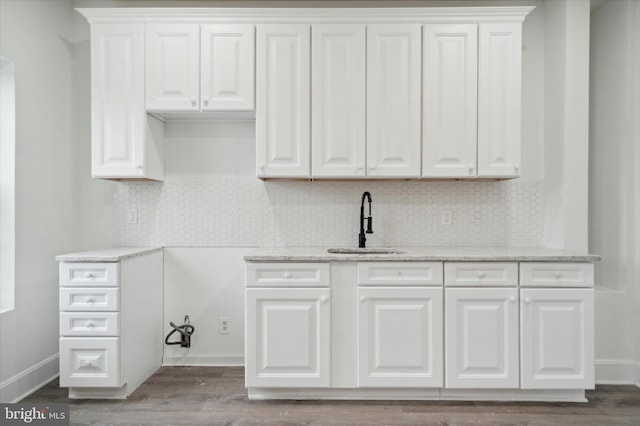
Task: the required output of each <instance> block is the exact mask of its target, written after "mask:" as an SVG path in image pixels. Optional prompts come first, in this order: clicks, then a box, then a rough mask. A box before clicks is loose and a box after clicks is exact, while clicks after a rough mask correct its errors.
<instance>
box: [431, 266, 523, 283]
mask: <svg viewBox="0 0 640 426" xmlns="http://www.w3.org/2000/svg"><path fill="white" fill-rule="evenodd" d="M444 284H445V285H447V286H462V287H486V286H491V287H495V286H517V285H518V264H517V263H515V262H508V263H495V262H447V263H445V264H444Z"/></svg>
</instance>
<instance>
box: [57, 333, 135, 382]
mask: <svg viewBox="0 0 640 426" xmlns="http://www.w3.org/2000/svg"><path fill="white" fill-rule="evenodd" d="M119 364H120V338H118V337H61V338H60V386H61V387H120V386H122V385H123V383H122V380H121V375H120V365H119Z"/></svg>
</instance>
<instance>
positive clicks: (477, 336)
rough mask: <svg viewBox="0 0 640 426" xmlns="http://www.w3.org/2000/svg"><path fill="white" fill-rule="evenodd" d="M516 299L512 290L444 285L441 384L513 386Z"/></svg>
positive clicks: (516, 368) (516, 366)
mask: <svg viewBox="0 0 640 426" xmlns="http://www.w3.org/2000/svg"><path fill="white" fill-rule="evenodd" d="M517 302H518V289H517V288H447V289H446V291H445V336H446V338H445V341H446V343H445V354H446V355H445V356H446V360H445V387H447V388H467V389H468V388H500V389H509V388H517V387H518V385H519V377H518V375H519V362H518V303H517Z"/></svg>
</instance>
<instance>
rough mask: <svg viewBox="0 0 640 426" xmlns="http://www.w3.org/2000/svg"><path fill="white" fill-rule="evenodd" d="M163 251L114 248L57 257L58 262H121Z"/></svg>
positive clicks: (158, 249)
mask: <svg viewBox="0 0 640 426" xmlns="http://www.w3.org/2000/svg"><path fill="white" fill-rule="evenodd" d="M160 250H162V247H112V248H105V249H101V250H89V251H80V252H77V253H69V254H61V255H59V256H56V260H57V261H58V262H120V261H121V260H124V259H128V258H130V257H135V256H142V255H145V254H149V253H153V252H156V251H160Z"/></svg>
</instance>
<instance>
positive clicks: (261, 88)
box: [256, 24, 311, 178]
mask: <svg viewBox="0 0 640 426" xmlns="http://www.w3.org/2000/svg"><path fill="white" fill-rule="evenodd" d="M256 31H257V34H256V40H257V45H256V175H257V176H258V177H260V178H272V177H281V178H284V177H286V178H293V177H297V178H308V177H309V176H310V166H311V165H310V161H311V157H310V151H311V146H310V137H311V134H310V132H311V123H310V119H311V117H310V107H311V44H310V43H311V28H310V26H309V25H300V24H261V25H258V26H257V30H256Z"/></svg>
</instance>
